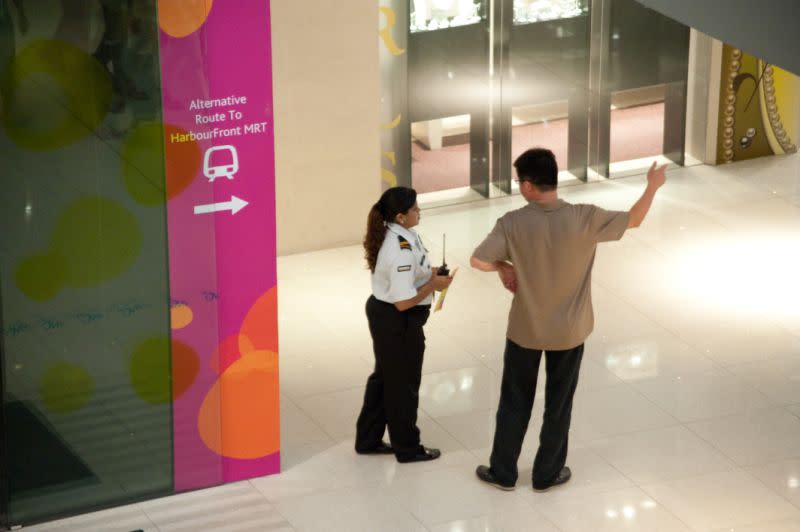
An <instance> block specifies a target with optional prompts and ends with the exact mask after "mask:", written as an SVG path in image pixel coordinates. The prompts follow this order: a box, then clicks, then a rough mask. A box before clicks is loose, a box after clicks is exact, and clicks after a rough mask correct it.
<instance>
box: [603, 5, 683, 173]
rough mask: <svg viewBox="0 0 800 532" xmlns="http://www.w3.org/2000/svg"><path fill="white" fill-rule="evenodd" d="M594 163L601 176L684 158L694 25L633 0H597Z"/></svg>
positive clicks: (677, 161) (679, 160) (676, 161)
mask: <svg viewBox="0 0 800 532" xmlns="http://www.w3.org/2000/svg"><path fill="white" fill-rule="evenodd" d="M592 5H593V8H594V9H595V12H594V15H593V21H594V24H595V25H594V27H593V32H595V33H596V35H595V38H594V40H593V45H596V46H597V50H595V51H593V61H594V64H593V67H594V68H595V72H596V74H595V75H594V76H593V77H592V91H593V107H594V109H595V113H594V116H593V117H592V126H593V127H594V128H595V131H596V133H595V134H594V135H593V136H592V140H593V141H594V142H595V143H596V146H595V147H594V149H591V150H590V151H591V154H592V161H591V167H592V169H593V170H594V172H595V173H596V175H597V176H601V177H623V176H626V175H634V174H640V173H643V172H644V171H646V169H647V168H648V167H649V166H650V164H651V163H652V161H653V160H654V159H655V160H658V161H659V163H660V164H666V163H674V164H677V165H683V163H684V145H685V142H684V138H685V127H686V87H687V79H688V67H689V28H688V27H687V26H684V25H682V24H680V23H678V22H676V21H674V20H672V19H669V18H667V17H665V16H663V15H661V14H660V13H658V12H656V11H653V10H651V9H649V8H646V7H644V6H643V5H641V4H640V3H639V2H636V1H635V0H594V1H593V4H592Z"/></svg>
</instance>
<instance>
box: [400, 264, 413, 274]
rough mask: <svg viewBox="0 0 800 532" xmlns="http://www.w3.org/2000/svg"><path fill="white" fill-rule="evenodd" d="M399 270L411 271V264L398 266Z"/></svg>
mask: <svg viewBox="0 0 800 532" xmlns="http://www.w3.org/2000/svg"><path fill="white" fill-rule="evenodd" d="M397 271H398V272H410V271H411V265H410V264H407V265H405V266H398V267H397Z"/></svg>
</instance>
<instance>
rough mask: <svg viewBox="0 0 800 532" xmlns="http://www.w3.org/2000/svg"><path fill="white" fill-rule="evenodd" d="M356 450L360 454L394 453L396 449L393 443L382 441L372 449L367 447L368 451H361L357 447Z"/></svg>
mask: <svg viewBox="0 0 800 532" xmlns="http://www.w3.org/2000/svg"><path fill="white" fill-rule="evenodd" d="M356 452H357V453H358V454H394V449H392V446H391V445H389V444H388V443H386V442H385V441H382V442H380V443H379V444H378V445H376V446H375V447H373V448H371V449H367V450H366V451H359V450H358V449H356Z"/></svg>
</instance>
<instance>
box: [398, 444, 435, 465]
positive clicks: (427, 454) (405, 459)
mask: <svg viewBox="0 0 800 532" xmlns="http://www.w3.org/2000/svg"><path fill="white" fill-rule="evenodd" d="M440 456H442V451H440V450H439V449H431V448H428V447H423V446H422V445H420V446H419V449H418V450H417V452H416V453H414V454H398V455H397V461H398V462H400V463H401V464H408V463H411V462H428V461H430V460H436V459H437V458H439V457H440Z"/></svg>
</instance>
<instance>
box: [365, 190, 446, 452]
mask: <svg viewBox="0 0 800 532" xmlns="http://www.w3.org/2000/svg"><path fill="white" fill-rule="evenodd" d="M419 219H420V209H419V207H418V206H417V193H416V192H415V191H414V190H413V189H410V188H406V187H394V188H390V189H389V190H387V191H386V192H384V193H383V195H382V196H381V199H380V201H378V203H376V204H375V205H374V206H373V207H372V209H371V210H370V212H369V217H368V219H367V234H366V236H365V237H364V249H365V251H366V253H365V257H366V259H367V264H368V265H369V268H370V270H371V271H372V296H370V298H369V299H368V300H367V306H366V310H367V320H368V322H369V331H370V334H371V335H372V345H373V351H374V352H375V370H374V371H373V373H372V375H370V377H369V379H368V380H367V389H366V392H365V394H364V406H363V407H362V409H361V415H360V416H359V417H358V423H357V433H356V452H358V453H359V454H392V453H394V455H395V456H396V457H397V460H398V462H420V461H425V460H435V459H436V458H439V456H441V452H440V451H439V450H438V449H430V448H426V447H424V446H423V445H422V444H421V443H420V438H419V429H418V428H417V407H418V404H419V386H420V380H421V378H422V358H423V354H424V352H425V334H424V332H423V331H422V327H423V325H425V322H426V321H427V320H428V315H429V314H430V306H431V301H432V299H433V293H434V292H435V291H437V290H444V289H445V288H447V287H448V286H449V285H450V282H451V281H452V278H451V277H449V276H447V275H438V268H432V267H431V264H430V259H429V257H428V253H427V250H426V249H425V248H424V247H423V245H422V242H421V240H420V238H419V236H418V235H417V233H416V232H415V231H414V230H413V229H412V227H414V226H416V225H417V224H418V223H419ZM387 425H388V427H389V439H390V440H391V446H390V445H389V444H387V443H386V442H384V441H383V433H384V431H385V429H386V427H387Z"/></svg>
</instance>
